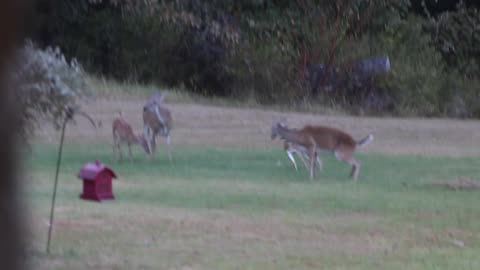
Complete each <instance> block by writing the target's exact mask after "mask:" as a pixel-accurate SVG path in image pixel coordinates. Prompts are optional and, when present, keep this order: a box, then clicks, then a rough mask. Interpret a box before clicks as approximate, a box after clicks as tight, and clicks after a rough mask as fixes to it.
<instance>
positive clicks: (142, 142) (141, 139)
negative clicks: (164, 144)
mask: <svg viewBox="0 0 480 270" xmlns="http://www.w3.org/2000/svg"><path fill="white" fill-rule="evenodd" d="M136 137H137V143H138V144H140V145H141V146H142V148H143V150H144V151H145V153H147V154H150V151H149V150H148V144H147V139H145V136H144V135H143V134H137V136H136Z"/></svg>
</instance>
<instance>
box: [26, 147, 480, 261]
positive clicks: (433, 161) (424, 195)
mask: <svg viewBox="0 0 480 270" xmlns="http://www.w3.org/2000/svg"><path fill="white" fill-rule="evenodd" d="M163 150H164V149H160V152H159V154H158V156H157V160H155V161H151V160H149V159H148V158H147V157H145V156H144V155H143V154H142V153H140V152H139V150H138V149H136V151H135V152H134V156H135V159H134V161H133V162H129V161H124V162H122V163H118V162H116V161H113V160H112V157H111V149H110V148H108V147H107V146H102V145H91V146H87V145H67V146H66V148H65V151H64V158H63V160H62V167H61V174H60V184H59V188H58V197H57V207H58V208H57V212H56V222H57V223H59V225H58V224H57V223H56V225H55V227H54V228H56V229H55V233H54V238H53V242H52V245H53V246H52V250H53V255H51V256H46V255H45V254H44V253H43V249H44V244H45V238H46V227H45V226H44V224H42V222H43V223H44V222H45V220H46V218H47V217H48V210H49V202H50V196H51V189H52V186H53V176H54V169H55V160H56V148H55V147H53V146H50V145H37V146H35V149H34V152H33V154H32V156H31V158H30V159H29V160H28V166H29V170H32V177H33V179H32V180H31V181H27V185H26V188H25V191H24V193H25V197H26V198H28V202H29V203H30V205H31V209H33V211H32V214H31V216H32V218H33V220H34V221H33V222H32V224H33V226H32V231H33V236H32V241H31V245H30V249H29V252H30V254H31V257H32V263H35V264H36V265H40V266H41V269H85V266H89V267H90V268H92V267H93V268H99V269H100V268H101V269H182V268H185V269H480V257H478V254H480V253H479V252H480V203H478V202H479V198H480V197H479V194H478V193H477V192H473V191H471V192H460V191H457V192H453V191H448V190H444V189H441V188H434V187H430V186H429V185H428V184H429V183H432V182H434V181H447V180H452V179H455V178H456V177H459V176H464V177H472V178H475V177H477V176H478V175H479V173H480V159H478V158H458V159H453V158H442V157H435V158H433V157H432V158H428V157H415V156H395V157H393V156H386V155H380V154H370V155H359V159H360V160H361V161H362V170H361V173H360V178H359V181H358V183H354V182H352V181H351V180H350V179H349V178H348V173H349V169H350V168H348V167H347V166H346V165H345V164H343V163H340V162H338V161H336V160H335V159H334V158H332V157H330V156H325V157H324V158H323V160H324V170H323V171H322V172H321V173H320V175H319V176H318V177H317V179H316V180H315V181H314V182H310V181H309V180H308V175H307V172H306V170H304V168H303V167H301V169H302V170H301V171H299V172H296V171H295V170H294V169H293V167H292V165H291V164H290V163H289V161H288V159H287V157H286V155H285V154H284V152H282V151H280V150H272V151H257V150H238V149H215V148H181V147H180V148H177V149H175V152H174V160H173V161H172V162H170V161H168V159H167V158H166V153H165V151H163ZM95 159H99V160H101V161H102V162H104V163H106V164H107V165H110V166H111V167H112V168H113V169H114V170H115V171H116V172H117V174H118V176H119V179H118V180H116V181H115V182H114V192H115V195H116V200H115V201H111V202H105V203H102V204H98V203H93V202H86V201H82V200H79V199H78V195H79V193H80V191H81V181H79V180H78V179H76V177H75V175H76V173H77V172H78V170H79V169H80V167H81V166H82V165H83V164H84V163H85V162H89V161H93V160H95ZM85 220H86V221H85ZM145 239H147V240H145ZM148 239H150V240H148ZM151 239H154V240H151ZM453 240H460V241H463V242H464V243H465V247H463V248H460V247H458V246H456V245H454V244H452V241H453ZM150 242H151V243H150ZM188 267H190V268H188Z"/></svg>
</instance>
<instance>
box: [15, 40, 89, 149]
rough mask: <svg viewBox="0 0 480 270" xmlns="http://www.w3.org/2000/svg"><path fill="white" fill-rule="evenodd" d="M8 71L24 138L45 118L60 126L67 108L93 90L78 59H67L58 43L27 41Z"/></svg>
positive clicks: (74, 105)
mask: <svg viewBox="0 0 480 270" xmlns="http://www.w3.org/2000/svg"><path fill="white" fill-rule="evenodd" d="M9 75H10V76H9V77H10V79H11V84H10V85H9V87H12V89H11V93H14V99H13V100H14V102H15V103H17V105H18V107H19V109H20V119H21V121H22V128H23V129H22V130H21V132H22V134H21V135H22V137H23V138H24V139H25V140H26V139H28V136H29V135H32V133H33V131H34V130H35V127H36V125H37V124H40V123H41V122H42V121H44V120H48V121H50V122H51V123H53V124H54V126H55V127H56V128H59V127H60V125H61V123H62V122H63V120H64V119H65V116H66V113H67V111H66V108H67V107H70V108H76V106H77V102H78V100H79V99H80V98H84V97H86V96H88V95H89V94H91V92H90V90H91V89H89V87H88V85H87V82H86V80H85V73H84V72H83V70H82V67H81V66H80V65H79V64H78V63H77V61H76V60H75V59H73V60H72V61H69V62H68V61H66V60H65V56H64V55H63V54H62V53H61V52H60V49H59V48H58V47H57V48H55V49H53V48H50V47H49V48H47V49H46V50H41V49H39V48H36V47H35V46H34V45H33V44H32V43H31V42H30V41H27V42H26V43H25V45H24V46H23V47H22V48H21V49H19V50H18V52H17V59H16V62H15V63H14V65H13V68H12V70H11V71H10V73H9Z"/></svg>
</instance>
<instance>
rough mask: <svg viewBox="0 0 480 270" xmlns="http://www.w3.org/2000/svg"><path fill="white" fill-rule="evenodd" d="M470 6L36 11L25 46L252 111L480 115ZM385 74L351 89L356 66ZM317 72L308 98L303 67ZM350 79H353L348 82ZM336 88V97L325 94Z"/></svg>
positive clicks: (92, 0)
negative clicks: (366, 62)
mask: <svg viewBox="0 0 480 270" xmlns="http://www.w3.org/2000/svg"><path fill="white" fill-rule="evenodd" d="M479 6H480V3H479V2H478V1H474V0H470V1H459V0H457V1H453V0H450V1H447V0H425V1H409V0H338V1H330V0H295V1H293V0H276V1H274V0H243V1H234V0H212V1H200V0H184V1H174V0H169V1H167V0H148V1H135V0H89V1H86V0H85V1H63V0H40V1H37V4H36V9H35V11H36V16H35V20H34V24H33V25H32V27H31V31H30V33H31V36H32V37H33V38H34V40H35V41H36V42H37V43H38V44H39V45H40V46H47V45H52V44H53V45H58V46H60V47H61V48H62V50H63V51H65V53H66V55H67V56H70V57H77V58H78V59H79V61H80V62H81V63H82V64H83V65H84V66H85V67H86V68H87V70H88V71H89V72H90V73H94V74H101V75H103V76H107V77H112V78H115V79H119V80H134V81H139V82H156V83H161V84H164V85H169V86H179V85H183V86H185V88H186V89H188V90H189V91H192V92H196V93H200V94H204V95H217V96H228V97H232V98H237V99H241V98H246V97H252V96H253V97H255V98H256V99H257V101H259V102H261V103H287V102H288V103H290V104H291V105H293V106H297V105H298V106H301V105H302V104H304V103H305V102H306V100H307V101H308V102H309V103H312V104H327V105H331V104H335V106H342V107H344V108H346V109H348V110H351V111H352V112H357V111H358V110H362V111H364V112H367V113H389V114H418V115H450V116H462V117H472V116H479V115H480V100H479V98H478V94H479V93H480V89H479V85H480V83H479V81H480V78H479V76H480V75H479V74H480V52H479V50H480V49H479V48H480V46H478V45H479V44H480V33H479V31H480V30H479V29H480V26H479V25H480V16H479V11H478V10H479ZM387 56H388V58H389V59H390V62H391V71H390V72H389V73H387V74H383V75H381V76H374V77H372V78H369V79H368V80H361V81H359V80H358V76H354V75H355V74H353V72H352V67H354V66H355V65H356V63H358V61H360V60H362V59H370V58H375V57H387ZM309 64H324V65H325V67H326V70H327V71H328V72H327V73H326V74H335V75H336V77H335V78H336V82H337V81H338V82H341V83H336V84H335V83H333V81H332V80H331V79H329V78H330V77H328V76H323V77H322V80H320V82H321V83H320V84H319V87H314V88H312V84H311V83H310V80H309V77H308V75H309V72H308V69H307V66H308V65H309ZM352 74H353V75H352ZM332 85H333V86H332Z"/></svg>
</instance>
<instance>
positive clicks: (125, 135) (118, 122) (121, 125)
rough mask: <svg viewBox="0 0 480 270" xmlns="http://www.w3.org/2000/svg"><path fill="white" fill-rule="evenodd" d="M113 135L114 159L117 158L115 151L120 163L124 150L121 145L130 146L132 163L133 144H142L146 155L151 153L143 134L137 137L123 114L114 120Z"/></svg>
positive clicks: (129, 151)
mask: <svg viewBox="0 0 480 270" xmlns="http://www.w3.org/2000/svg"><path fill="white" fill-rule="evenodd" d="M112 133H113V158H114V159H115V158H116V153H115V149H117V150H118V156H119V157H118V159H117V160H118V161H120V160H122V149H121V144H123V143H125V144H127V145H128V153H129V157H130V161H132V149H131V145H132V144H140V145H141V146H142V147H143V150H144V151H145V152H146V153H149V149H148V148H147V144H146V140H145V138H144V136H143V134H139V135H135V134H134V133H133V130H132V127H131V126H130V124H128V123H127V121H125V119H123V117H122V113H121V112H120V113H119V116H118V117H117V118H115V120H113V123H112Z"/></svg>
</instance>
